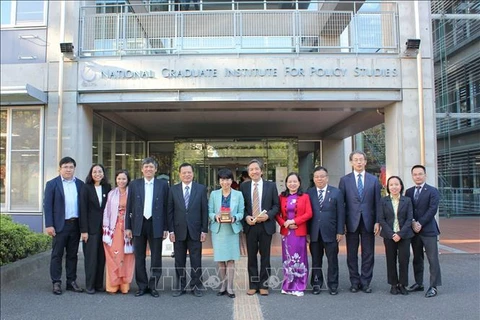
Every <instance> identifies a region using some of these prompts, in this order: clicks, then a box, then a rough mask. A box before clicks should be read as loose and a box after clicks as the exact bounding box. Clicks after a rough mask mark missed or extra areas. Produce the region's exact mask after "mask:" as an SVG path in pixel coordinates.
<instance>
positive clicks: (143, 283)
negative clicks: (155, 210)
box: [133, 218, 163, 290]
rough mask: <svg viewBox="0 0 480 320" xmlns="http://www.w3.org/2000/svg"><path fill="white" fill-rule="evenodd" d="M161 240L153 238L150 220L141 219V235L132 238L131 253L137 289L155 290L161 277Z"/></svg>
mask: <svg viewBox="0 0 480 320" xmlns="http://www.w3.org/2000/svg"><path fill="white" fill-rule="evenodd" d="M147 242H148V245H149V246H150V253H151V256H150V258H151V264H150V277H148V276H147V268H146V264H145V259H146V257H147ZM162 243H163V237H162V238H154V237H153V224H152V218H150V219H145V218H143V224H142V233H141V234H140V235H139V236H136V237H133V251H134V254H135V279H136V281H137V286H138V289H140V290H146V289H149V288H150V289H156V287H157V283H158V280H160V277H161V276H162Z"/></svg>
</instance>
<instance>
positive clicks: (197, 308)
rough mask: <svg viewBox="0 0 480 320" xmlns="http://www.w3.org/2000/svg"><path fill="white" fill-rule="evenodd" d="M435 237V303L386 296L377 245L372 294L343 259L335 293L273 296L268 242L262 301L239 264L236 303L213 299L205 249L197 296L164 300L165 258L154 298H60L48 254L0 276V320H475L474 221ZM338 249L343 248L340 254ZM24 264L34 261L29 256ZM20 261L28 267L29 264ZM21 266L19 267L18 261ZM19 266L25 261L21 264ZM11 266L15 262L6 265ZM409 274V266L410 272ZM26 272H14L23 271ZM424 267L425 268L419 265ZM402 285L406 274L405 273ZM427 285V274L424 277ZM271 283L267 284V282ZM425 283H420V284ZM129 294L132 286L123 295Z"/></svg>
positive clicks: (478, 263)
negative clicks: (13, 275) (34, 265)
mask: <svg viewBox="0 0 480 320" xmlns="http://www.w3.org/2000/svg"><path fill="white" fill-rule="evenodd" d="M440 228H441V230H442V235H441V238H440V244H441V247H442V250H441V251H442V254H441V255H440V263H441V267H442V275H443V286H441V287H439V295H438V296H437V297H436V298H432V299H426V298H424V297H423V294H422V293H420V292H418V293H413V294H410V295H408V296H392V295H390V294H389V293H388V291H389V285H388V284H387V281H386V268H385V257H384V254H383V253H384V249H383V245H382V242H381V241H380V239H377V250H376V256H375V269H374V277H373V280H372V283H371V285H372V288H373V290H374V291H373V293H371V294H365V293H362V292H360V293H356V294H354V293H350V292H349V291H348V288H349V281H348V271H347V267H346V262H345V255H344V254H343V253H342V254H341V256H340V259H339V262H340V284H339V294H338V295H337V296H330V295H329V294H328V291H327V290H326V289H325V288H323V291H322V293H321V294H320V295H319V296H314V295H312V294H310V291H309V290H307V292H306V294H305V296H304V297H302V298H298V297H292V296H285V295H282V294H281V293H280V286H281V284H280V281H281V279H282V275H283V273H282V268H281V266H282V261H281V256H280V254H281V250H280V246H279V238H278V237H276V239H275V241H274V246H273V252H274V256H273V257H272V267H273V272H272V274H273V276H274V277H272V279H273V281H272V285H273V289H272V290H271V293H270V295H269V296H268V297H262V296H252V297H250V296H247V295H246V289H247V279H248V278H247V270H246V258H245V257H242V258H241V259H240V261H238V262H237V264H236V276H235V280H236V288H235V292H236V295H237V298H236V299H229V298H227V297H226V296H223V297H217V296H216V291H217V290H218V289H217V287H216V284H218V282H217V281H218V278H217V277H216V275H217V273H216V272H217V268H216V263H215V262H214V261H213V259H212V256H211V252H209V250H210V251H211V246H209V245H208V244H206V246H205V256H204V258H203V267H204V280H205V282H206V285H207V287H208V290H207V292H206V294H205V296H204V297H202V298H196V297H194V296H193V295H190V294H187V295H184V296H181V297H179V298H174V297H172V296H171V287H172V281H173V278H174V268H173V259H172V258H169V257H165V258H164V259H163V262H164V268H163V276H162V280H161V281H160V291H161V294H160V298H158V299H155V298H152V297H150V296H144V297H139V298H135V297H134V296H133V293H130V294H127V295H121V294H117V295H114V296H112V295H108V294H106V293H97V294H95V295H88V294H75V293H72V292H65V293H64V294H62V295H61V296H54V295H53V294H52V293H51V283H50V281H49V280H48V279H49V276H48V274H49V273H48V262H49V261H48V253H47V254H43V256H42V255H38V256H40V259H43V260H42V262H41V263H39V267H38V269H37V270H36V271H35V272H31V273H29V274H28V275H23V276H19V277H18V279H15V280H14V281H9V282H7V281H4V280H5V279H4V278H2V285H1V295H0V299H1V300H0V303H1V304H0V305H1V315H0V317H1V319H22V320H23V319H103V318H111V319H133V318H139V319H142V318H147V319H198V320H204V319H205V320H207V319H209V320H210V319H221V320H225V319H235V320H238V319H242V320H243V319H245V320H246V319H249V320H253V319H260V320H263V319H265V320H267V319H272V320H278V319H318V318H320V319H349V318H352V319H353V318H354V319H372V318H374V319H399V320H400V319H401V320H403V319H435V320H436V319H462V320H463V319H467V320H470V319H472V320H479V319H480V305H479V301H480V281H479V279H480V242H479V241H480V240H479V239H480V232H479V231H480V217H459V218H450V219H444V218H441V219H440ZM342 251H343V250H342ZM28 259H37V260H38V259H39V258H38V257H32V258H28ZM28 259H25V260H27V261H26V262H28V261H32V260H28ZM25 260H24V261H25ZM24 263H25V262H24ZM83 264H84V261H83V257H82V255H80V259H79V264H78V282H79V284H81V285H82V286H83V285H84V279H85V278H84V267H83ZM14 265H15V264H14ZM410 268H411V267H410ZM27 269H28V268H22V270H24V272H27ZM427 269H428V267H427ZM2 277H3V270H2ZM410 279H412V275H411V274H410ZM426 279H428V276H427V277H426ZM274 282H275V283H274ZM427 285H428V283H427ZM135 290H136V285H135V284H132V288H131V291H132V292H134V291H135Z"/></svg>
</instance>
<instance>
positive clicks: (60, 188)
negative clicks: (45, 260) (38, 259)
mask: <svg viewBox="0 0 480 320" xmlns="http://www.w3.org/2000/svg"><path fill="white" fill-rule="evenodd" d="M59 166H60V170H59V172H60V175H59V176H58V177H56V178H54V179H52V180H50V181H48V182H47V185H46V186H45V198H44V201H43V211H44V214H45V231H46V232H47V234H48V235H49V236H51V237H53V241H52V257H51V260H50V277H51V278H52V283H53V293H54V294H57V295H58V294H62V286H61V284H62V280H61V279H62V259H63V251H64V250H66V252H67V256H66V259H65V272H66V275H67V290H71V291H74V292H82V291H83V289H82V288H80V287H79V286H78V285H77V282H76V280H77V260H78V258H77V253H78V244H79V242H80V229H79V223H78V218H79V216H80V199H79V197H80V190H81V188H82V186H83V181H82V180H80V179H77V178H76V177H75V167H76V166H77V163H76V162H75V160H74V159H72V158H70V157H64V158H62V159H61V160H60V163H59Z"/></svg>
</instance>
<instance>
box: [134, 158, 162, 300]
mask: <svg viewBox="0 0 480 320" xmlns="http://www.w3.org/2000/svg"><path fill="white" fill-rule="evenodd" d="M156 172H157V162H156V161H155V160H154V159H153V158H145V159H143V161H142V174H143V178H140V179H136V180H134V181H132V182H131V183H130V185H129V186H128V199H127V211H126V214H127V215H126V218H125V235H126V236H127V237H129V238H132V236H133V250H134V254H135V279H136V281H137V285H138V291H137V292H136V293H135V296H136V297H139V296H143V295H144V294H145V293H148V292H150V294H151V295H152V297H155V298H156V297H158V296H159V293H158V291H157V289H156V286H157V283H158V280H159V279H160V277H161V275H162V243H163V239H164V238H166V237H167V236H168V231H167V200H168V184H167V182H166V181H165V180H160V179H155V173H156ZM147 241H148V244H149V246H150V257H151V265H150V278H148V276H147V270H146V267H145V258H146V250H147Z"/></svg>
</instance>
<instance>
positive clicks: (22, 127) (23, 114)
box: [10, 110, 41, 211]
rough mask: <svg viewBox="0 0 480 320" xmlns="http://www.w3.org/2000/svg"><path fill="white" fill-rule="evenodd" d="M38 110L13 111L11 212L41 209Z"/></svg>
mask: <svg viewBox="0 0 480 320" xmlns="http://www.w3.org/2000/svg"><path fill="white" fill-rule="evenodd" d="M40 118H41V114H40V110H12V125H11V126H12V131H11V132H12V133H11V141H12V142H11V144H12V145H11V178H10V180H11V187H10V209H11V210H27V211H31V210H40V204H39V195H40V193H39V188H40V178H41V177H40V136H41V134H40Z"/></svg>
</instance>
